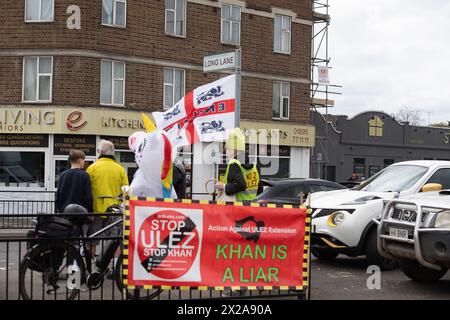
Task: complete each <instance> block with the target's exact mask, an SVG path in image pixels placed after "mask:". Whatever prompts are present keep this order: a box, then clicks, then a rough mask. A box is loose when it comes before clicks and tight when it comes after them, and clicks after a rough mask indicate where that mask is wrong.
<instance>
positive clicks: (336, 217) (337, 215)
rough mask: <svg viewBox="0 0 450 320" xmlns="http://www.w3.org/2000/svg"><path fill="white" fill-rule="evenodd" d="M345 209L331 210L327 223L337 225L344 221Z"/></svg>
mask: <svg viewBox="0 0 450 320" xmlns="http://www.w3.org/2000/svg"><path fill="white" fill-rule="evenodd" d="M345 214H346V212H345V211H336V212H333V213H332V214H331V215H330V217H329V218H328V225H329V226H330V227H337V226H339V225H341V224H343V223H344V220H345Z"/></svg>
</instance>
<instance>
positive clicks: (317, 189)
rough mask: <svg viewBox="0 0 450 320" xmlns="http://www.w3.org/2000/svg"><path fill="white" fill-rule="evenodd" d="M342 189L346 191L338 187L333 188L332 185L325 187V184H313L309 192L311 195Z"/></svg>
mask: <svg viewBox="0 0 450 320" xmlns="http://www.w3.org/2000/svg"><path fill="white" fill-rule="evenodd" d="M341 189H345V187H342V188H340V187H339V186H338V185H335V186H332V185H324V184H311V185H310V186H309V190H310V192H311V193H314V192H320V191H334V190H341Z"/></svg>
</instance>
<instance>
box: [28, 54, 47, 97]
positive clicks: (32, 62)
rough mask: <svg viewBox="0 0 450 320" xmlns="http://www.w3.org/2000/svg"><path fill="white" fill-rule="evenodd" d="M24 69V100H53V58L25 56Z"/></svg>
mask: <svg viewBox="0 0 450 320" xmlns="http://www.w3.org/2000/svg"><path fill="white" fill-rule="evenodd" d="M23 69H24V70H23V97H22V100H23V102H51V100H52V78H53V77H52V74H53V58H52V57H27V58H24V59H23Z"/></svg>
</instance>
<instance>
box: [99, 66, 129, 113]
mask: <svg viewBox="0 0 450 320" xmlns="http://www.w3.org/2000/svg"><path fill="white" fill-rule="evenodd" d="M100 92H101V93H100V96H101V97H100V102H101V104H104V105H114V106H123V105H124V104H125V63H124V62H119V61H110V60H102V62H101V84H100Z"/></svg>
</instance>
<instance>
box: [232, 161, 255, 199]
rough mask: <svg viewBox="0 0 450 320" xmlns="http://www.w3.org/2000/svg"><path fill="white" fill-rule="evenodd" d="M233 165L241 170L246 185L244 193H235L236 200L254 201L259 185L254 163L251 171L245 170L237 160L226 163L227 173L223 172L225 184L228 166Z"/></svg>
mask: <svg viewBox="0 0 450 320" xmlns="http://www.w3.org/2000/svg"><path fill="white" fill-rule="evenodd" d="M234 163H235V164H237V165H238V166H239V169H241V172H242V175H243V176H244V179H245V183H246V185H247V189H245V191H242V192H238V193H236V199H237V200H238V201H252V200H254V199H255V198H256V196H257V194H258V185H259V173H258V170H257V169H256V163H255V164H253V167H252V168H251V169H245V168H244V167H243V166H242V164H241V163H240V162H239V161H238V160H236V159H233V160H231V161H230V162H229V163H228V166H227V171H226V172H225V182H226V181H228V172H229V170H230V166H231V165H232V164H234Z"/></svg>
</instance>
